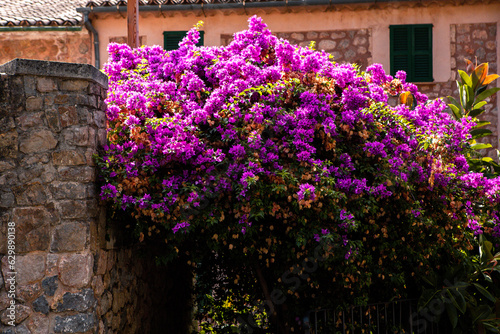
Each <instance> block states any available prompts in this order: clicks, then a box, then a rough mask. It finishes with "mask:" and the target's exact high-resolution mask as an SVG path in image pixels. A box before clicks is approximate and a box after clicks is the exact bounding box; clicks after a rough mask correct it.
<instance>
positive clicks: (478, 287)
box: [472, 283, 496, 303]
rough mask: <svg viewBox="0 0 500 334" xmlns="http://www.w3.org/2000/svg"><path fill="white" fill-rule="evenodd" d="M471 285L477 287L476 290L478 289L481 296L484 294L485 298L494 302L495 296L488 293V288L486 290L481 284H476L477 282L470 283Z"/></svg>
mask: <svg viewBox="0 0 500 334" xmlns="http://www.w3.org/2000/svg"><path fill="white" fill-rule="evenodd" d="M472 285H474V286H475V287H476V289H477V291H479V292H480V293H481V294H482V295H483V296H485V297H486V298H488V299H489V300H491V301H492V302H494V303H495V302H496V298H495V297H493V296H492V295H491V293H489V291H488V290H486V289H485V288H484V287H483V286H481V285H480V284H477V283H472Z"/></svg>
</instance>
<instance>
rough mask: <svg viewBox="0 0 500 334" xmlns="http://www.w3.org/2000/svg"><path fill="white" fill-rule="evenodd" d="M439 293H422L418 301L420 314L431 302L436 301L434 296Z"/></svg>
mask: <svg viewBox="0 0 500 334" xmlns="http://www.w3.org/2000/svg"><path fill="white" fill-rule="evenodd" d="M438 292H439V291H436V290H430V289H427V290H424V291H423V292H422V295H421V296H420V298H419V300H418V311H419V312H420V311H421V310H422V309H423V308H425V307H426V306H427V305H428V304H429V303H430V302H431V301H433V300H434V296H435V295H436V294H437V293H438Z"/></svg>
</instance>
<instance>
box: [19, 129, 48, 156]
mask: <svg viewBox="0 0 500 334" xmlns="http://www.w3.org/2000/svg"><path fill="white" fill-rule="evenodd" d="M56 146H57V139H56V138H55V137H54V135H53V133H52V132H50V131H48V130H37V131H33V132H30V133H29V134H28V136H27V137H26V138H23V139H21V143H20V145H19V150H20V151H21V152H23V153H26V154H28V153H40V152H45V151H48V150H51V149H53V148H55V147H56Z"/></svg>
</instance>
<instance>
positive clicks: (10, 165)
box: [0, 161, 16, 173]
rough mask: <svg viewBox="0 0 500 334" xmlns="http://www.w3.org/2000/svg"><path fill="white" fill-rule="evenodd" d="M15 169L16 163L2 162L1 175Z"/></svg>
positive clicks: (0, 164) (0, 165) (0, 162)
mask: <svg viewBox="0 0 500 334" xmlns="http://www.w3.org/2000/svg"><path fill="white" fill-rule="evenodd" d="M14 167H16V163H15V162H14V161H0V173H2V172H5V171H6V170H9V169H13V168H14Z"/></svg>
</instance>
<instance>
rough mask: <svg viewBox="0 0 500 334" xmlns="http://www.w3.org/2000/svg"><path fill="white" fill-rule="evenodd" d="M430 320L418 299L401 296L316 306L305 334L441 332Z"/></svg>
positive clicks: (427, 333)
mask: <svg viewBox="0 0 500 334" xmlns="http://www.w3.org/2000/svg"><path fill="white" fill-rule="evenodd" d="M430 320H432V319H431V318H429V317H425V315H422V314H421V313H419V312H418V310H417V301H416V300H397V301H392V302H387V303H375V304H369V305H367V306H356V307H350V308H349V309H347V310H331V309H322V310H313V311H310V312H309V314H308V315H307V316H306V318H305V319H304V324H305V328H306V330H305V334H338V333H340V334H355V333H373V334H392V333H398V334H399V333H408V334H417V333H418V334H439V332H438V329H437V326H436V324H434V323H433V322H431V321H430Z"/></svg>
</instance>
